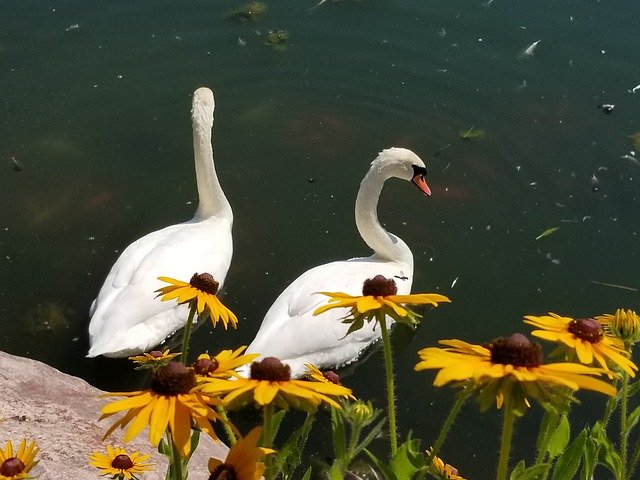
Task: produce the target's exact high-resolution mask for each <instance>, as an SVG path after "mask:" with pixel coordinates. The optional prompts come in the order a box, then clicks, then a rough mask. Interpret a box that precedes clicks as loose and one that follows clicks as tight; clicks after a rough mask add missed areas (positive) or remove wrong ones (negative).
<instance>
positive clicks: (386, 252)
mask: <svg viewBox="0 0 640 480" xmlns="http://www.w3.org/2000/svg"><path fill="white" fill-rule="evenodd" d="M425 174H426V167H425V165H424V163H423V162H422V160H421V159H420V158H419V157H418V156H417V155H416V154H415V153H413V152H412V151H410V150H407V149H404V148H389V149H386V150H383V151H382V152H380V154H379V155H378V157H377V158H376V159H375V160H374V161H373V162H372V163H371V168H370V169H369V172H368V173H367V174H366V176H365V177H364V179H363V180H362V183H361V185H360V189H359V191H358V196H357V199H356V207H355V216H356V225H357V227H358V231H359V233H360V235H361V236H362V238H363V240H364V241H365V242H366V243H367V245H368V246H369V247H370V248H371V249H372V250H373V251H374V253H373V255H371V256H370V257H362V258H352V259H350V260H345V261H336V262H332V263H327V264H324V265H319V266H317V267H314V268H312V269H311V270H308V271H306V272H305V273H303V274H302V275H300V276H299V277H298V278H297V279H295V280H294V281H293V282H292V283H291V284H290V285H289V286H288V287H287V288H286V289H285V290H284V291H283V292H282V293H281V294H280V296H278V298H277V299H276V300H275V302H274V303H273V305H272V306H271V308H269V310H268V311H267V313H266V315H265V317H264V319H263V321H262V325H261V326H260V329H259V331H258V333H257V334H256V337H255V338H254V340H253V341H252V343H251V344H250V345H249V346H248V347H247V350H246V353H259V354H260V355H261V357H276V358H279V359H280V360H281V361H282V362H283V363H285V364H287V365H289V366H290V367H291V374H292V376H293V377H300V376H303V375H304V374H305V372H306V370H307V368H306V367H305V364H306V363H311V364H313V365H315V366H316V367H318V368H332V367H339V366H342V365H346V364H348V363H350V362H352V361H354V360H355V359H357V358H358V356H359V355H360V353H362V351H363V350H364V349H366V348H367V347H368V346H369V345H370V344H371V343H372V342H374V341H375V340H377V339H378V338H379V336H380V332H379V329H375V328H374V327H375V323H374V322H371V323H365V325H364V327H363V328H362V329H360V330H357V331H355V332H352V333H351V334H349V335H346V333H347V331H348V329H349V325H348V324H344V323H342V320H343V319H344V318H345V316H346V315H347V314H348V309H346V308H336V309H332V310H328V311H326V312H325V313H322V314H321V315H318V316H314V315H313V312H314V310H315V309H316V308H318V307H319V306H320V305H323V304H325V303H326V302H327V297H326V296H324V295H321V294H318V292H320V291H325V292H344V293H347V294H350V295H362V286H363V283H364V281H365V280H367V279H369V278H373V277H375V276H376V275H384V276H385V277H386V278H393V279H394V280H395V282H396V285H397V288H398V294H408V293H411V284H412V281H413V255H412V253H411V250H410V249H409V247H408V246H407V245H406V244H405V243H404V242H403V241H402V240H401V239H400V238H398V237H396V236H395V235H393V234H392V233H389V232H387V231H386V230H385V229H384V228H382V226H381V225H380V223H379V221H378V217H377V205H378V198H379V196H380V193H381V191H382V186H383V184H384V182H385V180H387V179H389V178H391V177H397V178H401V179H404V180H407V181H412V182H413V183H414V184H416V185H417V186H418V187H419V188H420V190H422V192H423V193H424V194H425V195H430V194H431V191H430V190H429V187H428V186H427V184H426V182H425V179H424V177H425ZM388 321H390V319H389V318H388ZM241 373H242V374H245V375H246V374H247V373H248V372H247V369H245V370H244V371H241Z"/></svg>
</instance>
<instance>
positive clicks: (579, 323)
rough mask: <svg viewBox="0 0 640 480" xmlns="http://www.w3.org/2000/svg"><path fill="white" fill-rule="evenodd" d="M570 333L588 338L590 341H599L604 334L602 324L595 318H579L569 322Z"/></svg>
mask: <svg viewBox="0 0 640 480" xmlns="http://www.w3.org/2000/svg"><path fill="white" fill-rule="evenodd" d="M568 330H569V333H573V334H574V335H575V336H576V337H578V338H580V339H582V340H586V341H587V342H589V343H598V342H599V341H600V340H602V337H603V336H604V331H603V329H602V325H601V324H600V322H598V321H597V320H596V319H595V318H577V319H575V320H572V321H571V323H569V329H568Z"/></svg>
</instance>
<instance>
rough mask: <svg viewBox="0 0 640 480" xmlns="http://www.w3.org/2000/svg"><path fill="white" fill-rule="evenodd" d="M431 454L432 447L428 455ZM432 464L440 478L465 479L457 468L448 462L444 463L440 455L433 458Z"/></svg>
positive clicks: (446, 479)
mask: <svg viewBox="0 0 640 480" xmlns="http://www.w3.org/2000/svg"><path fill="white" fill-rule="evenodd" d="M429 455H431V449H429V450H427V456H429ZM431 465H433V469H434V470H435V474H436V475H437V478H438V479H439V480H465V479H464V478H463V477H461V476H460V475H458V469H457V468H455V467H453V466H451V465H449V464H448V463H444V461H443V460H442V459H441V458H440V457H433V458H432V459H431Z"/></svg>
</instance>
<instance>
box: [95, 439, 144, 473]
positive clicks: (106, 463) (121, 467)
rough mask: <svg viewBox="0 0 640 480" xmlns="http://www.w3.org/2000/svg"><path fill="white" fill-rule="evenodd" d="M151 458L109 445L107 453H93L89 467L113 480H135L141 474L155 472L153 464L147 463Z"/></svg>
mask: <svg viewBox="0 0 640 480" xmlns="http://www.w3.org/2000/svg"><path fill="white" fill-rule="evenodd" d="M150 457H151V455H148V454H145V455H142V454H141V453H140V452H133V453H130V454H128V453H127V452H126V450H125V449H124V448H122V447H113V446H110V445H108V446H107V450H106V453H102V452H93V453H92V454H91V455H90V456H89V459H90V460H91V461H90V462H89V465H92V466H94V467H96V468H97V469H98V470H100V475H111V478H112V479H117V480H124V479H125V478H126V479H128V480H135V479H137V478H138V475H139V474H141V473H144V472H148V471H150V470H153V466H152V464H151V463H146V461H147V460H148V459H149V458H150Z"/></svg>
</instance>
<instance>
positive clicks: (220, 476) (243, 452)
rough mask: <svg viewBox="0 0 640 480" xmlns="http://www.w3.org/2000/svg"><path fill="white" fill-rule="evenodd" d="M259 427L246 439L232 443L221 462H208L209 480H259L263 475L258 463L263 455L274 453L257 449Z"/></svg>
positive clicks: (262, 464)
mask: <svg viewBox="0 0 640 480" xmlns="http://www.w3.org/2000/svg"><path fill="white" fill-rule="evenodd" d="M260 431H261V428H260V427H256V428H254V429H253V430H251V431H250V432H249V433H248V434H247V436H246V437H244V438H242V439H240V440H238V441H237V442H236V443H234V444H233V445H232V446H231V448H230V449H229V453H227V458H226V459H225V460H224V462H223V461H221V460H218V459H217V458H211V459H210V460H209V472H210V473H211V476H210V477H209V480H226V479H234V480H260V478H262V475H263V473H264V463H262V462H261V461H260V459H261V458H262V457H264V456H265V455H268V454H271V453H274V450H272V449H270V448H263V447H258V446H257V444H258V439H259V438H260Z"/></svg>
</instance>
